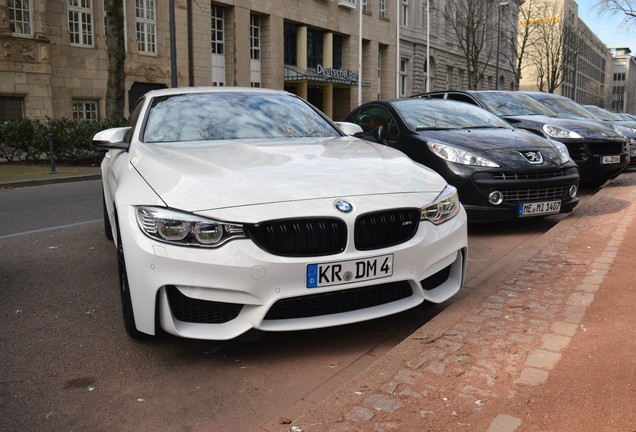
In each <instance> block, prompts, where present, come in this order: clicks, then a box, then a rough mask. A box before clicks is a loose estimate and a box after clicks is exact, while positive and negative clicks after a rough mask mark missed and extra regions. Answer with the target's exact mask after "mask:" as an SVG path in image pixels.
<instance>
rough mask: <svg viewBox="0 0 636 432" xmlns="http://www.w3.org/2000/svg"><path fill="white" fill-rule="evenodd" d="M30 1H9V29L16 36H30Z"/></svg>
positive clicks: (31, 24)
mask: <svg viewBox="0 0 636 432" xmlns="http://www.w3.org/2000/svg"><path fill="white" fill-rule="evenodd" d="M31 18H32V17H31V0H9V28H10V29H11V33H13V34H14V35H16V36H31V35H32V34H33V33H32V31H31V29H32V28H33V23H32V22H31Z"/></svg>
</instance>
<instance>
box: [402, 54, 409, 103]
mask: <svg viewBox="0 0 636 432" xmlns="http://www.w3.org/2000/svg"><path fill="white" fill-rule="evenodd" d="M408 70H409V59H405V58H403V59H401V60H400V96H406V91H407V87H408Z"/></svg>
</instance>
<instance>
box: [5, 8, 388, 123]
mask: <svg viewBox="0 0 636 432" xmlns="http://www.w3.org/2000/svg"><path fill="white" fill-rule="evenodd" d="M358 1H360V2H362V3H363V8H364V13H360V10H359V9H358V8H356V0H229V1H216V0H214V1H210V0H199V1H193V0H176V1H175V4H176V7H175V26H176V29H177V30H176V32H175V36H176V44H175V45H176V53H177V54H176V65H177V69H176V70H177V85H178V86H207V85H228V86H247V87H249V86H256V87H268V88H274V89H286V90H289V91H292V92H294V93H297V94H299V95H301V96H302V97H304V98H306V99H308V100H309V101H310V102H312V103H313V104H315V105H316V106H317V107H319V108H321V109H322V110H323V111H324V112H326V113H327V114H328V115H330V116H331V117H333V118H334V119H336V120H338V119H340V118H342V117H343V116H344V115H346V114H347V113H348V112H349V110H350V109H352V108H353V107H355V106H356V105H357V102H358V100H362V101H366V100H369V99H375V98H377V97H378V96H380V97H394V96H395V94H396V85H397V80H396V70H397V61H396V58H397V50H398V48H397V43H396V40H397V37H396V25H397V23H396V3H395V2H393V1H388V0H358ZM124 5H125V11H124V15H125V34H126V38H125V39H126V62H125V70H126V83H125V88H126V92H127V102H126V105H127V107H126V110H125V111H126V112H128V111H129V109H130V108H131V105H132V104H133V103H134V102H135V101H136V99H138V98H139V96H141V95H142V94H143V93H145V92H146V91H148V90H151V89H155V88H162V87H168V86H170V85H171V83H172V76H171V59H170V31H169V28H170V26H169V24H170V10H169V2H168V1H163V0H161V1H160V0H144V1H141V0H125V1H124ZM360 19H362V25H361V28H362V43H361V44H360V43H359V41H360V39H359V28H360ZM104 31H105V25H104V5H103V0H48V1H47V0H0V120H6V119H11V118H21V117H31V118H40V119H41V118H44V117H46V116H48V117H51V118H63V117H67V118H80V119H82V118H83V119H92V118H99V117H101V116H102V113H104V112H105V94H106V82H107V73H108V72H107V71H108V55H107V47H106V42H105V38H104ZM360 46H361V50H360ZM360 51H361V56H360ZM360 64H361V67H360ZM360 69H361V72H362V76H361V78H362V79H361V85H358V74H359V72H360ZM359 90H361V92H362V93H361V96H360V97H359V96H358V91H359Z"/></svg>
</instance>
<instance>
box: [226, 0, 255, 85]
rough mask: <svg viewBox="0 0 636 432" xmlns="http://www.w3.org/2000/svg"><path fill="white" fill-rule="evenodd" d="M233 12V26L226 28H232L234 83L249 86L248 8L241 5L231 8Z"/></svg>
mask: <svg viewBox="0 0 636 432" xmlns="http://www.w3.org/2000/svg"><path fill="white" fill-rule="evenodd" d="M232 11H233V12H234V14H233V15H234V16H233V18H234V26H232V25H228V23H227V22H226V29H232V30H233V33H234V34H233V40H234V53H233V54H232V58H233V59H234V84H233V85H236V86H243V87H249V86H250V81H251V79H250V10H249V9H247V8H242V7H234V8H232Z"/></svg>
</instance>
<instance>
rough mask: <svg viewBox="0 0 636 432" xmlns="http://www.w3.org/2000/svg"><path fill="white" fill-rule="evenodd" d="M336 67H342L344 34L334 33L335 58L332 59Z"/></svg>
mask: <svg viewBox="0 0 636 432" xmlns="http://www.w3.org/2000/svg"><path fill="white" fill-rule="evenodd" d="M331 61H332V63H333V67H334V68H335V69H341V68H342V36H340V35H333V59H331Z"/></svg>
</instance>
